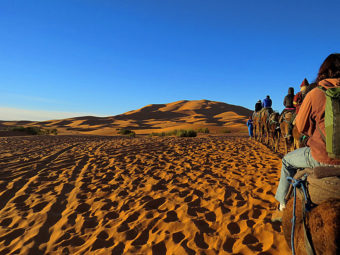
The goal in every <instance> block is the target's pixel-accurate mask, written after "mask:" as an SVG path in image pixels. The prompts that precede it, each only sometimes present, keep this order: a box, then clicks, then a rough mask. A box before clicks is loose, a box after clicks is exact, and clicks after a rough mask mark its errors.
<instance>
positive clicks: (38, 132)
mask: <svg viewBox="0 0 340 255" xmlns="http://www.w3.org/2000/svg"><path fill="white" fill-rule="evenodd" d="M10 130H11V131H18V132H25V133H27V134H29V135H49V134H54V135H57V134H58V131H57V129H56V128H54V129H43V128H40V127H22V126H19V127H13V128H11V129H10Z"/></svg>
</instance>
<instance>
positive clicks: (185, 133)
mask: <svg viewBox="0 0 340 255" xmlns="http://www.w3.org/2000/svg"><path fill="white" fill-rule="evenodd" d="M173 135H175V136H178V137H195V136H197V132H196V131H194V130H191V129H190V130H184V129H180V130H178V129H175V130H171V131H169V132H161V133H155V132H152V133H151V134H150V136H173Z"/></svg>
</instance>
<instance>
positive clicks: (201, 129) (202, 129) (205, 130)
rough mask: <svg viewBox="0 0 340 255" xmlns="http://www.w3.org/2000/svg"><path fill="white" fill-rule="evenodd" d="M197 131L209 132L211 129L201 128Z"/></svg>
mask: <svg viewBox="0 0 340 255" xmlns="http://www.w3.org/2000/svg"><path fill="white" fill-rule="evenodd" d="M197 133H203V134H209V133H210V130H209V128H199V129H198V130H197Z"/></svg>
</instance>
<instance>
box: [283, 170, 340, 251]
mask: <svg viewBox="0 0 340 255" xmlns="http://www.w3.org/2000/svg"><path fill="white" fill-rule="evenodd" d="M304 174H308V177H307V180H306V183H307V188H308V191H307V194H308V195H309V197H310V201H311V204H312V205H313V207H312V209H311V210H310V211H309V212H305V221H304V222H305V225H306V230H307V231H306V233H307V236H309V240H310V243H311V247H312V248H311V249H313V250H314V252H315V254H316V255H319V254H320V255H321V254H326V255H328V254H329V255H331V254H340V179H339V176H340V168H336V167H316V168H314V169H313V170H312V169H306V170H304V171H300V172H298V173H297V174H296V175H295V176H294V178H295V179H300V177H301V176H303V175H304ZM290 194H291V193H290V192H289V193H288V195H287V198H288V197H290ZM297 194H298V195H297V197H296V209H295V215H296V219H295V234H294V249H295V254H297V255H300V254H308V253H307V250H306V247H308V245H307V246H306V244H308V242H306V241H305V231H304V224H303V213H302V210H303V203H302V199H301V198H302V197H303V196H299V192H298V191H297ZM292 215H293V198H291V199H289V200H288V202H287V205H286V209H285V210H284V213H283V217H282V228H283V233H284V236H285V239H286V241H287V243H288V245H289V247H290V248H292V247H291V230H292V222H291V219H292Z"/></svg>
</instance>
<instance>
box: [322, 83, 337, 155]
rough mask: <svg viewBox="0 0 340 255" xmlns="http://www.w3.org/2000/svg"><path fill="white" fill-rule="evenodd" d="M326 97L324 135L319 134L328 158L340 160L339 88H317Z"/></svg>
mask: <svg viewBox="0 0 340 255" xmlns="http://www.w3.org/2000/svg"><path fill="white" fill-rule="evenodd" d="M319 88H320V89H321V90H322V91H324V92H325V95H326V107H325V133H326V137H325V136H324V135H323V133H322V132H321V130H320V129H319V128H318V129H319V132H320V134H321V136H322V139H323V140H324V141H325V143H326V151H327V153H328V156H329V157H330V158H333V159H340V87H335V88H329V89H325V88H323V87H319Z"/></svg>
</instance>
